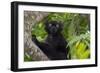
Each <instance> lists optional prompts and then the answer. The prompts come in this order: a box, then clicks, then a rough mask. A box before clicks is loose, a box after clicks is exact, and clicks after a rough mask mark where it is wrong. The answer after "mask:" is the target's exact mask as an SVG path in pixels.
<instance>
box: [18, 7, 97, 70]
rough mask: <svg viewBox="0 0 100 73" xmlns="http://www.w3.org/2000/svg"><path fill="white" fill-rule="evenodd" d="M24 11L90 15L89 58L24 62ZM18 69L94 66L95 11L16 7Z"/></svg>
mask: <svg viewBox="0 0 100 73" xmlns="http://www.w3.org/2000/svg"><path fill="white" fill-rule="evenodd" d="M24 10H26V11H44V12H69V13H84V14H85V13H86V14H90V23H91V26H90V28H91V43H90V44H92V45H91V50H90V51H91V58H90V59H85V60H60V61H35V62H34V61H33V62H24V58H23V57H24V42H23V41H24V40H23V39H24ZM18 21H19V22H18V35H19V36H18V38H19V39H18V41H19V42H18V45H19V46H18V68H36V67H37V68H39V67H50V66H72V65H85V64H95V10H92V9H79V8H67V7H66V8H60V7H46V6H34V5H32V6H27V5H19V7H18Z"/></svg>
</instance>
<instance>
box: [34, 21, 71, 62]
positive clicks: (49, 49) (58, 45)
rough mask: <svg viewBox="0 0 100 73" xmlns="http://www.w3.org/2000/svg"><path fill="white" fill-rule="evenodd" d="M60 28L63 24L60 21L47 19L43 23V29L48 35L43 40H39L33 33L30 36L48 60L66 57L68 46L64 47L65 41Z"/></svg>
mask: <svg viewBox="0 0 100 73" xmlns="http://www.w3.org/2000/svg"><path fill="white" fill-rule="evenodd" d="M62 30H63V25H62V24H61V23H60V22H57V21H49V22H46V23H45V31H46V32H47V34H48V35H47V38H46V39H45V41H44V42H39V41H38V40H37V39H36V36H35V35H33V36H32V41H33V42H34V43H35V44H36V45H37V46H38V47H39V48H40V49H41V50H42V51H43V52H44V53H45V54H46V55H47V57H48V58H49V59H50V60H64V59H68V58H67V55H68V52H69V47H67V48H66V46H67V41H66V39H65V38H64V37H63V35H62V33H61V31H62Z"/></svg>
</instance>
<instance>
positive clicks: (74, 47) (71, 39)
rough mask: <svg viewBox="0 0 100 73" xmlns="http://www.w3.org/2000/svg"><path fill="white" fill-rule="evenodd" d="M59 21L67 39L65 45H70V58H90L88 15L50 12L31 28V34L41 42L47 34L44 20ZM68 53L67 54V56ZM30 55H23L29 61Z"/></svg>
mask: <svg viewBox="0 0 100 73" xmlns="http://www.w3.org/2000/svg"><path fill="white" fill-rule="evenodd" d="M47 20H48V21H52V20H55V21H60V22H62V23H63V31H62V34H63V36H64V38H65V39H66V40H67V41H68V45H67V46H66V47H68V46H69V47H70V51H69V54H70V55H71V59H88V58H90V15H89V14H79V13H56V12H50V13H49V15H48V16H47V17H46V18H44V19H43V20H42V21H40V22H39V23H37V24H36V25H34V26H33V28H32V35H36V38H37V39H38V40H39V41H40V42H43V41H44V40H45V38H46V36H47V33H46V31H45V30H44V22H45V21H47ZM69 54H68V55H67V56H68V57H69ZM31 60H32V59H31V57H30V56H27V55H25V61H31Z"/></svg>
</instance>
